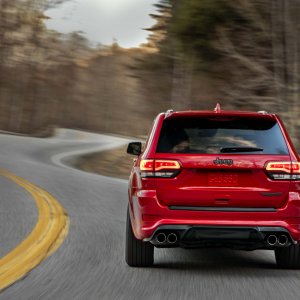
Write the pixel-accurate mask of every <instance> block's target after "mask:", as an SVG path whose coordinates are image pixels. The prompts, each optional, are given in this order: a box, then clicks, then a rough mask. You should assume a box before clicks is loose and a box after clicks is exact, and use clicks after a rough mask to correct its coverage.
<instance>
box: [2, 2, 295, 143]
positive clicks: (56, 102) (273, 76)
mask: <svg viewBox="0 0 300 300" xmlns="http://www.w3.org/2000/svg"><path fill="white" fill-rule="evenodd" d="M60 2H62V1H45V0H44V1H42V0H1V1H0V107H1V109H0V129H2V130H7V131H14V132H20V133H29V134H32V133H38V132H43V131H46V130H47V129H48V128H53V127H67V128H80V129H84V130H90V131H97V132H111V133H115V134H120V135H128V136H144V135H146V134H147V130H148V128H149V126H150V124H151V123H152V121H153V118H154V117H155V115H156V114H157V113H159V112H160V111H164V110H167V109H170V108H173V109H175V110H183V109H213V107H214V106H215V104H216V102H220V103H221V106H222V107H223V108H224V109H242V110H266V111H268V112H273V113H278V114H279V115H280V116H281V117H282V119H283V120H284V122H285V123H286V126H287V128H288V130H289V132H290V134H291V136H292V138H293V140H294V142H295V144H296V146H297V147H299V146H300V140H299V138H298V129H299V127H300V123H299V117H298V116H299V103H300V99H299V97H300V96H299V88H300V87H299V85H300V81H299V75H300V61H299V57H300V35H299V33H300V30H299V26H300V23H299V22H298V16H299V15H300V3H299V1H296V0H273V1H267V0H251V1H247V0H236V1H230V0H184V1H183V0H178V1H174V0H160V1H158V3H157V4H156V5H155V7H156V13H154V14H152V15H151V17H152V18H153V19H155V21H156V22H155V25H154V26H153V27H151V28H145V30H147V31H148V32H149V39H148V42H147V43H145V44H142V45H141V46H140V47H137V48H131V49H123V48H121V47H120V46H119V45H118V43H117V41H116V42H115V43H114V44H112V45H101V46H98V47H96V48H95V47H91V46H90V44H89V41H88V40H86V39H85V37H84V36H83V35H82V34H81V33H79V32H73V33H71V34H68V35H62V34H60V33H58V32H55V31H51V30H49V29H47V27H46V26H45V20H46V19H47V18H48V17H47V16H46V14H45V10H46V8H47V7H49V6H55V5H59V3H60ZM120 26H122V24H120ZM137 124H138V125H137Z"/></svg>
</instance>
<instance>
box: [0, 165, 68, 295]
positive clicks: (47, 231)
mask: <svg viewBox="0 0 300 300" xmlns="http://www.w3.org/2000/svg"><path fill="white" fill-rule="evenodd" d="M0 175H2V176H4V177H6V178H9V179H11V180H12V181H14V182H15V183H17V184H18V185H20V186H22V187H23V188H24V189H26V190H27V191H28V192H29V193H30V194H31V195H32V196H33V198H34V200H35V202H36V205H37V208H38V221H37V223H36V225H35V227H34V229H33V230H32V232H31V233H30V234H29V235H28V236H27V237H26V238H25V239H24V240H23V241H22V242H21V243H20V244H19V245H18V246H17V247H16V248H15V249H13V250H12V251H11V252H9V253H8V254H7V255H6V256H4V257H3V258H1V259H0V291H1V290H3V289H5V288H7V287H9V286H10V285H12V284H13V283H15V282H16V281H17V280H19V279H21V278H23V277H24V276H25V275H26V274H27V273H28V272H30V271H31V270H32V269H33V268H35V267H36V266H37V265H38V264H40V263H41V262H42V261H43V260H44V259H45V258H46V257H48V256H49V255H51V254H52V253H53V252H55V250H56V249H57V248H58V247H59V246H60V245H61V244H62V242H63V241H64V239H65V237H66V235H67V233H68V230H69V223H70V222H69V218H68V216H67V214H66V212H65V210H64V208H63V207H62V206H61V205H60V203H59V202H58V201H57V200H56V199H55V198H54V197H53V196H51V195H50V194H49V193H48V192H46V191H45V190H43V189H41V188H39V187H38V186H36V185H34V184H32V183H30V182H29V181H27V180H25V179H23V178H21V177H18V176H16V175H14V174H12V173H10V172H8V171H6V170H1V169H0Z"/></svg>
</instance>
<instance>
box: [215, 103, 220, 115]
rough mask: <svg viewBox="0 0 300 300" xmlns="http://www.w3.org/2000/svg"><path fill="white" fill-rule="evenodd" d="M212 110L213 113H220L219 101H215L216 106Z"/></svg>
mask: <svg viewBox="0 0 300 300" xmlns="http://www.w3.org/2000/svg"><path fill="white" fill-rule="evenodd" d="M214 112H215V113H220V112H221V105H220V103H217V105H216V107H215V109H214Z"/></svg>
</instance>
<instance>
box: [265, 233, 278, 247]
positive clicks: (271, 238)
mask: <svg viewBox="0 0 300 300" xmlns="http://www.w3.org/2000/svg"><path fill="white" fill-rule="evenodd" d="M277 241H278V239H277V236H276V235H274V234H270V235H269V236H268V238H267V243H268V245H269V246H274V245H275V244H277Z"/></svg>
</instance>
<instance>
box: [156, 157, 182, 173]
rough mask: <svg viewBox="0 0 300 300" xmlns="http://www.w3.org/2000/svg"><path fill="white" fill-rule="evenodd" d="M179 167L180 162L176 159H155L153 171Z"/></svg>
mask: <svg viewBox="0 0 300 300" xmlns="http://www.w3.org/2000/svg"><path fill="white" fill-rule="evenodd" d="M179 169H180V164H179V162H178V161H176V160H155V171H161V170H179Z"/></svg>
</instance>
